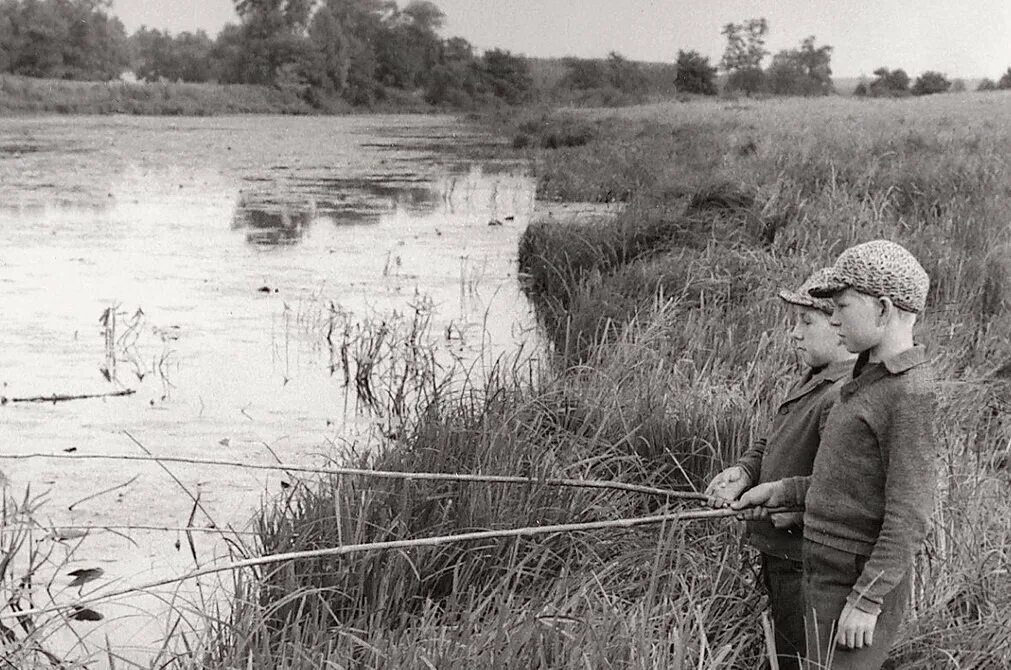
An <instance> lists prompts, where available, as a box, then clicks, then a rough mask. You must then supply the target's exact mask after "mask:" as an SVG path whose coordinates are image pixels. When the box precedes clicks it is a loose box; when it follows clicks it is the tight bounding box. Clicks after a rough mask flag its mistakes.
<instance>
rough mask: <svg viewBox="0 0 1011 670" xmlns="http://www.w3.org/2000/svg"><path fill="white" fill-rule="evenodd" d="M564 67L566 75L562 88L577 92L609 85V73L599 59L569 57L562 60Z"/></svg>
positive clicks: (563, 78)
mask: <svg viewBox="0 0 1011 670" xmlns="http://www.w3.org/2000/svg"><path fill="white" fill-rule="evenodd" d="M562 65H563V66H564V67H565V75H564V76H563V77H562V80H561V82H560V85H561V86H564V87H566V88H570V89H573V90H576V91H589V90H592V89H595V88H603V87H604V86H606V85H607V71H606V69H605V67H604V64H603V63H602V62H601V61H599V60H597V59H591V58H573V57H567V58H563V59H562Z"/></svg>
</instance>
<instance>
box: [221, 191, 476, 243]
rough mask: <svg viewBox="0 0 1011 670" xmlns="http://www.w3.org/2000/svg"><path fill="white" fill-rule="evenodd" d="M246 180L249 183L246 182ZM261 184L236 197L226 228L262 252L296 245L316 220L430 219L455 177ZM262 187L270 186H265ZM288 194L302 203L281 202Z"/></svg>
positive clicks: (341, 222)
mask: <svg viewBox="0 0 1011 670" xmlns="http://www.w3.org/2000/svg"><path fill="white" fill-rule="evenodd" d="M246 181H247V183H252V182H254V180H252V179H249V178H247V179H246ZM262 181H263V182H264V186H263V187H260V188H258V189H252V190H247V191H245V192H243V193H242V194H241V195H240V197H239V201H238V203H237V205H236V208H235V213H234V215H233V217H232V229H233V230H244V231H246V241H247V242H248V243H250V244H254V245H256V246H265V247H272V246H283V245H291V244H296V243H298V242H300V241H302V240H303V238H304V237H305V234H306V232H307V231H308V230H309V228H310V227H311V226H312V225H313V224H315V223H316V222H317V221H319V220H320V219H327V220H329V221H330V222H331V223H333V224H334V225H337V226H345V225H362V224H376V223H380V222H381V221H382V219H383V217H384V216H387V215H389V214H390V213H392V212H397V211H403V212H407V213H409V214H416V215H425V214H430V213H433V212H436V211H438V210H439V209H440V208H442V207H444V206H445V205H446V203H447V202H448V200H449V196H450V195H452V191H453V189H454V188H455V184H456V178H455V177H454V178H452V181H446V180H445V179H441V180H436V182H434V183H433V181H432V180H430V179H426V178H424V177H422V176H419V175H415V174H410V173H408V174H394V175H390V174H377V175H370V176H367V177H358V178H347V177H316V178H295V179H292V180H290V181H288V182H285V183H283V184H275V183H273V182H270V181H269V180H266V179H264V180H262ZM268 183H269V184H270V186H266V184H268ZM282 188H283V189H284V190H283V191H281V189H282ZM293 195H294V196H296V197H299V196H300V197H303V198H304V200H302V201H295V202H292V201H290V200H286V198H288V199H290V198H291V197H292V196H293Z"/></svg>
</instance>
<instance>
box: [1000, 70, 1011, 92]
mask: <svg viewBox="0 0 1011 670" xmlns="http://www.w3.org/2000/svg"><path fill="white" fill-rule="evenodd" d="M997 88H1003V89H1007V88H1011V67H1009V68H1008V69H1007V72H1005V73H1004V74H1002V75H1001V77H1000V81H998V82H997Z"/></svg>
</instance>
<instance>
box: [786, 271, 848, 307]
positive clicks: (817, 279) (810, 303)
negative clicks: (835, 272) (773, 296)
mask: <svg viewBox="0 0 1011 670" xmlns="http://www.w3.org/2000/svg"><path fill="white" fill-rule="evenodd" d="M831 273H832V268H822V269H820V270H815V271H814V272H813V273H812V274H811V276H810V277H808V278H807V279H805V280H804V283H803V284H801V285H800V288H798V289H797V290H796V291H791V290H789V289H783V290H781V291H780V292H779V297H780V298H782V299H783V300H785V301H786V302H788V303H790V304H791V305H800V306H802V307H811V308H813V309H817V310H819V311H822V312H825V313H826V314H829V315H831V314H832V311H833V309H834V307H835V306H834V305H833V304H832V301H831V300H828V299H826V298H815V297H813V296H812V295H811V294H810V292H809V291H810V290H811V289H812V288H814V287H816V286H820V285H822V284H824V283H825V282H826V281H827V280H828V279H829V277H830V276H831Z"/></svg>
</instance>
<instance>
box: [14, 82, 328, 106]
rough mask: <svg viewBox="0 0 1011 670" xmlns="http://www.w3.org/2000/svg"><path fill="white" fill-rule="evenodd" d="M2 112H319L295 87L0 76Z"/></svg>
mask: <svg viewBox="0 0 1011 670" xmlns="http://www.w3.org/2000/svg"><path fill="white" fill-rule="evenodd" d="M0 113H2V114H43V113H56V114H143V115H164V116H213V115H217V114H315V113H318V112H317V111H316V110H314V109H313V108H312V107H310V106H309V105H308V104H307V103H306V102H305V101H304V100H301V99H300V98H299V97H298V95H297V94H296V93H295V92H285V91H281V90H280V89H277V88H274V87H269V86H249V85H244V84H227V85H226V84H185V83H163V84H148V83H144V82H137V83H128V82H118V81H116V82H92V81H65V80H61V79H34V78H31V77H17V76H13V75H0Z"/></svg>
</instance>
